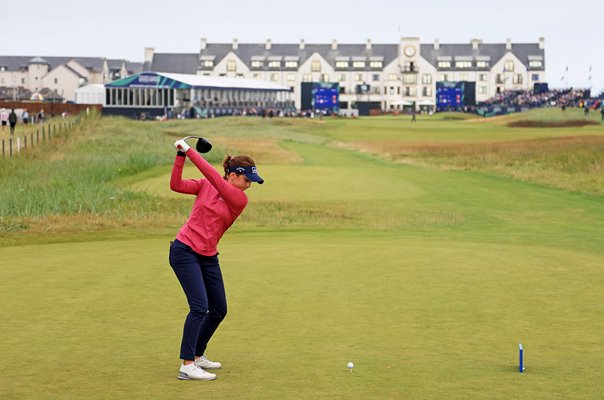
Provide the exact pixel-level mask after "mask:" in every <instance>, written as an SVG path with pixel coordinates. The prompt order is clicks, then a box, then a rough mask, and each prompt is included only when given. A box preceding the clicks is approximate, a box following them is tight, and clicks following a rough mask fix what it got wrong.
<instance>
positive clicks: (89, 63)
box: [0, 56, 105, 72]
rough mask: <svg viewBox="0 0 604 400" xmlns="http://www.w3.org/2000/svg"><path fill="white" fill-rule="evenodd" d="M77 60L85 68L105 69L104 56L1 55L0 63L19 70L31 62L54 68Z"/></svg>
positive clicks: (98, 70) (9, 68)
mask: <svg viewBox="0 0 604 400" xmlns="http://www.w3.org/2000/svg"><path fill="white" fill-rule="evenodd" d="M71 60H75V61H77V62H78V63H80V64H81V65H82V66H83V67H84V68H86V69H88V70H90V71H93V72H101V71H102V70H103V61H104V60H105V58H103V57H39V56H36V57H31V56H0V65H1V66H6V68H7V69H8V70H9V71H17V70H19V69H22V68H27V66H28V65H29V64H30V63H32V62H33V63H42V64H48V66H49V69H54V68H56V67H58V66H59V65H61V64H67V63H68V62H69V61H71Z"/></svg>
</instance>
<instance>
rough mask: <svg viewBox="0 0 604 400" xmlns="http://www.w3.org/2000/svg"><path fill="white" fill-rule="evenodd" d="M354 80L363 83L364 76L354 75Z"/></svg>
mask: <svg viewBox="0 0 604 400" xmlns="http://www.w3.org/2000/svg"><path fill="white" fill-rule="evenodd" d="M354 80H355V81H357V82H362V81H363V74H354Z"/></svg>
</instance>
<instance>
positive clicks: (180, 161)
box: [170, 155, 201, 194]
mask: <svg viewBox="0 0 604 400" xmlns="http://www.w3.org/2000/svg"><path fill="white" fill-rule="evenodd" d="M185 160H186V157H182V156H178V155H177V156H176V159H175V160H174V166H173V167H172V176H171V177H170V189H172V190H173V191H175V192H177V193H184V194H197V193H199V188H200V187H201V185H200V181H199V180H198V179H187V180H183V179H182V169H183V167H184V165H185Z"/></svg>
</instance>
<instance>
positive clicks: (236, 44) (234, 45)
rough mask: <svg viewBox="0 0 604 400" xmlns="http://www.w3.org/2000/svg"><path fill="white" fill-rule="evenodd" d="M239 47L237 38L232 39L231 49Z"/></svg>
mask: <svg viewBox="0 0 604 400" xmlns="http://www.w3.org/2000/svg"><path fill="white" fill-rule="evenodd" d="M237 48H239V42H238V41H237V39H233V50H237Z"/></svg>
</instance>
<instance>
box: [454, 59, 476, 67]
mask: <svg viewBox="0 0 604 400" xmlns="http://www.w3.org/2000/svg"><path fill="white" fill-rule="evenodd" d="M455 68H472V62H471V61H455Z"/></svg>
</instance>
